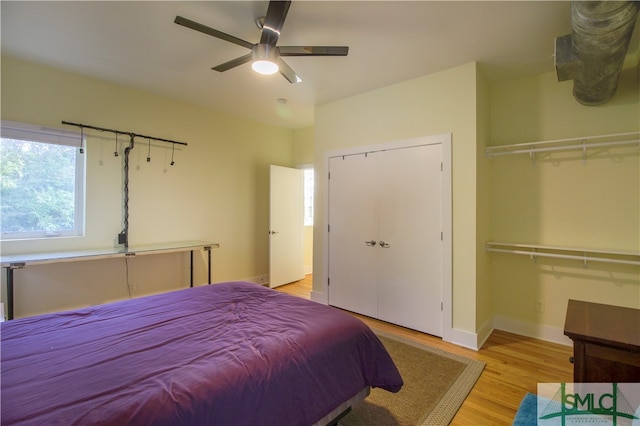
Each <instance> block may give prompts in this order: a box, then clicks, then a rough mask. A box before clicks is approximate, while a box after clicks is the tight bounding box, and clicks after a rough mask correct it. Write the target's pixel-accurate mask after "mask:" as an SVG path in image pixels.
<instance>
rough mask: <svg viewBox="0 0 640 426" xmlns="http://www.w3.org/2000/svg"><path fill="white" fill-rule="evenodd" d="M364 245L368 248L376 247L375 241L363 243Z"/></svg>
mask: <svg viewBox="0 0 640 426" xmlns="http://www.w3.org/2000/svg"><path fill="white" fill-rule="evenodd" d="M364 243H365V244H366V245H368V246H369V247H373V246H375V245H376V240H371V241H365V242H364Z"/></svg>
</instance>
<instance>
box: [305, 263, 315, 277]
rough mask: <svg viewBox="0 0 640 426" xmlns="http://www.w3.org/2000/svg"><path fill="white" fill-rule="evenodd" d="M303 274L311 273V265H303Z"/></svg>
mask: <svg viewBox="0 0 640 426" xmlns="http://www.w3.org/2000/svg"><path fill="white" fill-rule="evenodd" d="M304 274H305V275H309V274H313V265H305V267H304Z"/></svg>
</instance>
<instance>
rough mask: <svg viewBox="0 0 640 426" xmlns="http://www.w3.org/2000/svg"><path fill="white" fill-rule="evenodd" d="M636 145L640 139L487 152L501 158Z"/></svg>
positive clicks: (639, 142)
mask: <svg viewBox="0 0 640 426" xmlns="http://www.w3.org/2000/svg"><path fill="white" fill-rule="evenodd" d="M636 144H638V145H639V146H640V139H638V140H633V139H632V140H626V141H616V142H594V143H588V144H584V145H570V146H569V145H565V146H552V147H548V148H528V149H518V150H514V151H501V152H487V153H486V155H487V156H488V157H499V156H501V155H510V154H530V153H534V152H550V151H569V150H579V149H584V148H594V147H602V146H616V145H636Z"/></svg>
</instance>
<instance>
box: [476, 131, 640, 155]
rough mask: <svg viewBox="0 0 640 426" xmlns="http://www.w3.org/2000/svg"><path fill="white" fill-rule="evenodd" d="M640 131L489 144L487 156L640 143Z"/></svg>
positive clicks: (486, 149) (486, 151) (486, 150)
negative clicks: (510, 143) (511, 143)
mask: <svg viewBox="0 0 640 426" xmlns="http://www.w3.org/2000/svg"><path fill="white" fill-rule="evenodd" d="M630 136H632V137H634V139H627V140H622V141H620V140H617V141H602V140H603V139H616V138H628V137H630ZM639 136H640V132H628V133H614V134H609V135H598V136H586V137H582V138H568V139H556V140H550V141H540V142H528V143H520V144H514V145H497V146H488V147H486V148H485V155H486V156H487V157H494V156H499V155H509V154H524V153H534V152H544V151H560V150H572V149H584V148H590V147H598V146H613V145H635V144H639V145H640V137H639ZM593 140H601V142H590V141H593ZM553 144H556V145H557V144H564V145H562V146H552V147H549V145H553Z"/></svg>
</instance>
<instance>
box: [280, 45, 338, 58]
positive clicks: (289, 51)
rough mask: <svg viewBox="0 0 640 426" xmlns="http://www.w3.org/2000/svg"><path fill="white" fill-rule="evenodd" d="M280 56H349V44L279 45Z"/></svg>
mask: <svg viewBox="0 0 640 426" xmlns="http://www.w3.org/2000/svg"><path fill="white" fill-rule="evenodd" d="M278 50H279V51H280V56H347V55H348V54H349V46H278Z"/></svg>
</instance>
